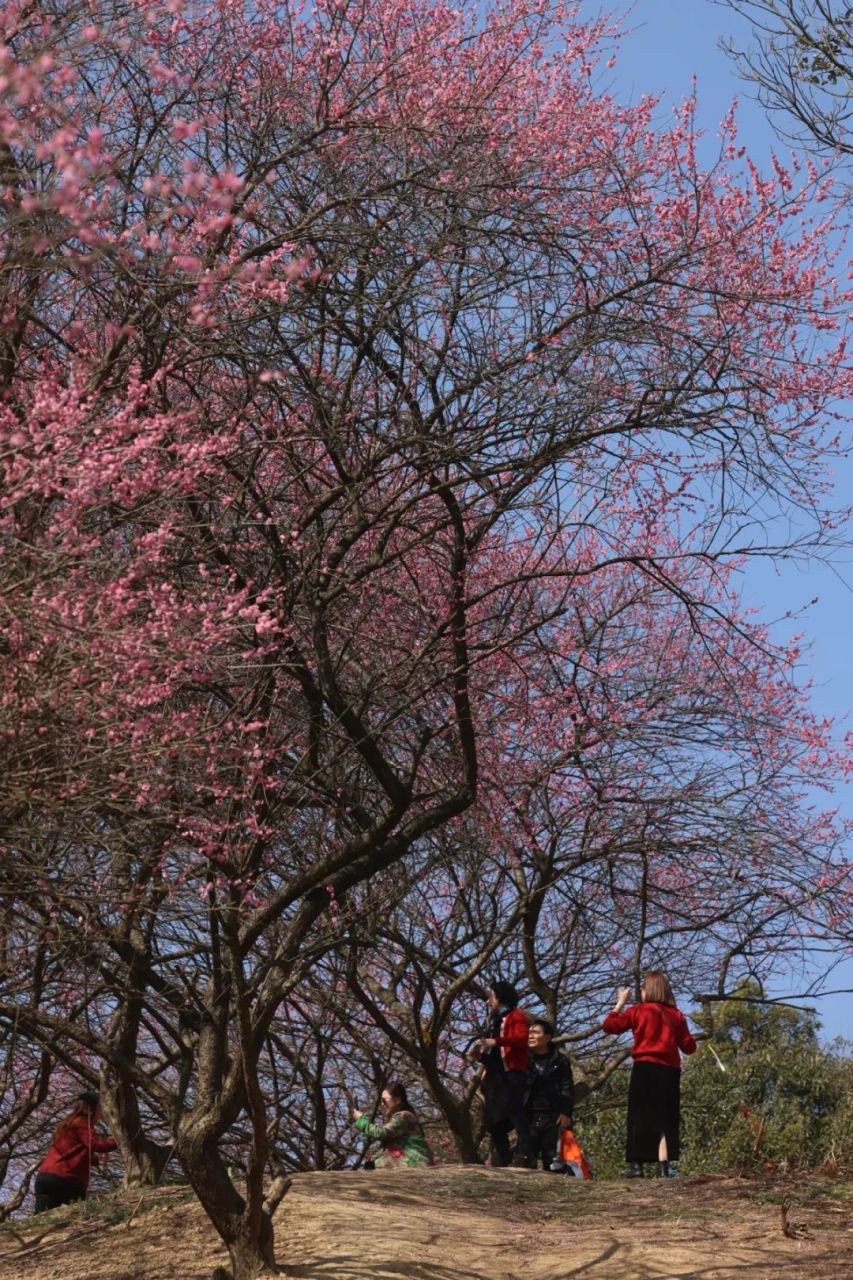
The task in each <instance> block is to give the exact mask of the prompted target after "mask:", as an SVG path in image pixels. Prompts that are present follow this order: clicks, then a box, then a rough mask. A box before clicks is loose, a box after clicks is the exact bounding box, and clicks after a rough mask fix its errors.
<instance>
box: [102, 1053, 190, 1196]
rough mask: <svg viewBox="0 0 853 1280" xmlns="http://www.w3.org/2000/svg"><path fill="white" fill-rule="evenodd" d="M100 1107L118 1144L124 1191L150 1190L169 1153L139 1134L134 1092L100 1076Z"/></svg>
mask: <svg viewBox="0 0 853 1280" xmlns="http://www.w3.org/2000/svg"><path fill="white" fill-rule="evenodd" d="M101 1105H102V1106H103V1110H104V1118H105V1120H106V1122H107V1124H108V1125H109V1127H110V1131H111V1133H112V1135H113V1137H114V1138H115V1140H116V1142H117V1143H118V1149H119V1154H120V1155H121V1159H122V1165H123V1167H124V1185H125V1186H126V1187H154V1186H156V1185H157V1183H158V1182H159V1181H160V1179H161V1177H162V1176H163V1171H164V1169H165V1168H166V1165H167V1163H168V1161H169V1156H170V1155H171V1153H172V1148H171V1147H163V1146H160V1145H159V1143H156V1142H153V1141H152V1140H151V1139H150V1138H146V1137H145V1135H144V1134H143V1132H142V1121H141V1118H140V1115H139V1103H138V1101H137V1097H136V1090H135V1089H134V1088H133V1086H132V1085H129V1084H127V1083H126V1082H125V1081H118V1082H116V1083H112V1082H108V1080H107V1079H106V1075H105V1073H103V1072H102V1074H101Z"/></svg>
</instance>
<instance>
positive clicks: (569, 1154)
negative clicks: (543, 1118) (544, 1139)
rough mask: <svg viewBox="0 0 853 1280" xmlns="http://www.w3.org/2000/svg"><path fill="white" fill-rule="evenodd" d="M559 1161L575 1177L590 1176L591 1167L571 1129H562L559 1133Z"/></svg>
mask: <svg viewBox="0 0 853 1280" xmlns="http://www.w3.org/2000/svg"><path fill="white" fill-rule="evenodd" d="M560 1162H561V1163H562V1164H563V1165H566V1166H568V1168H567V1170H566V1172H568V1171H569V1169H570V1170H571V1172H572V1173H573V1174H574V1175H575V1177H576V1178H591V1177H592V1169H591V1168H590V1166H589V1161H588V1160H587V1158H586V1156H585V1155H584V1153H583V1147H582V1146H581V1144H580V1143H579V1142H578V1140H577V1138H576V1137H575V1135H574V1133H573V1132H572V1130H571V1129H564V1130H563V1132H562V1133H561V1135H560Z"/></svg>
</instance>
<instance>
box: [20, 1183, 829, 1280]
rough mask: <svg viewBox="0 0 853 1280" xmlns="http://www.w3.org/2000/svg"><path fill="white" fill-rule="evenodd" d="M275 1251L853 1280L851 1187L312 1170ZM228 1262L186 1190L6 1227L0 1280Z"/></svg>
mask: <svg viewBox="0 0 853 1280" xmlns="http://www.w3.org/2000/svg"><path fill="white" fill-rule="evenodd" d="M276 1243H277V1248H278V1260H279V1262H280V1264H282V1266H283V1267H284V1272H283V1274H284V1275H285V1276H293V1277H300V1278H301V1280H575V1278H577V1280H663V1278H664V1277H666V1280H771V1278H772V1280H800V1277H802V1280H853V1182H846V1181H839V1180H835V1181H829V1180H826V1179H806V1180H803V1179H785V1180H779V1181H775V1182H774V1181H761V1182H756V1181H751V1180H745V1179H743V1180H741V1179H731V1178H727V1179H724V1178H679V1179H673V1180H672V1181H669V1182H658V1181H651V1180H649V1181H643V1182H633V1183H626V1184H624V1185H620V1184H617V1183H612V1182H611V1183H605V1182H602V1183H595V1182H593V1183H579V1182H576V1181H574V1180H573V1179H569V1178H563V1177H558V1176H555V1175H547V1174H543V1173H529V1172H527V1171H524V1170H510V1169H499V1170H490V1169H475V1168H467V1167H462V1166H448V1167H446V1168H440V1169H434V1170H406V1171H402V1172H400V1173H394V1174H391V1173H378V1172H376V1173H307V1174H301V1175H298V1176H297V1177H296V1178H295V1179H294V1186H293V1190H292V1191H291V1192H290V1194H289V1195H288V1196H287V1197H286V1199H285V1200H284V1202H283V1204H282V1206H281V1208H280V1209H279V1212H278V1215H277V1218H276ZM225 1261H226V1258H225V1253H224V1250H222V1249H221V1248H220V1247H219V1245H218V1242H217V1239H216V1236H215V1234H214V1232H213V1230H212V1228H211V1227H210V1226H209V1224H208V1223H207V1221H206V1219H205V1217H204V1214H203V1213H202V1212H201V1210H200V1209H199V1207H198V1205H197V1204H195V1203H194V1202H193V1201H192V1199H191V1198H190V1196H189V1194H188V1192H187V1191H186V1189H184V1188H177V1187H174V1188H165V1189H163V1190H162V1191H157V1192H149V1193H146V1195H145V1196H144V1197H142V1198H140V1196H139V1195H138V1194H137V1195H129V1194H124V1195H116V1196H110V1197H106V1198H105V1199H103V1200H101V1201H95V1200H93V1201H91V1202H90V1203H88V1204H86V1205H75V1206H71V1207H70V1208H67V1209H60V1210H56V1211H55V1212H53V1213H51V1214H45V1215H43V1216H42V1217H40V1218H38V1219H26V1220H19V1221H15V1222H9V1223H6V1224H4V1225H3V1226H2V1227H0V1280H209V1277H210V1274H211V1271H212V1269H213V1268H214V1267H215V1266H216V1265H217V1263H223V1262H225Z"/></svg>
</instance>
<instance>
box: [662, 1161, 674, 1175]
mask: <svg viewBox="0 0 853 1280" xmlns="http://www.w3.org/2000/svg"><path fill="white" fill-rule="evenodd" d="M658 1177H659V1178H674V1177H675V1170H674V1169H670V1167H669V1161H668V1160H658Z"/></svg>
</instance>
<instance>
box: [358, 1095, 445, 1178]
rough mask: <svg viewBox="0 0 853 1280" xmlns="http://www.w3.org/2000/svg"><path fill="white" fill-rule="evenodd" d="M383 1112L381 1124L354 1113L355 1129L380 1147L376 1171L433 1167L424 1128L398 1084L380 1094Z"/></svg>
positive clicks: (376, 1157)
mask: <svg viewBox="0 0 853 1280" xmlns="http://www.w3.org/2000/svg"><path fill="white" fill-rule="evenodd" d="M382 1112H383V1115H384V1117H385V1123H384V1124H371V1123H370V1121H369V1120H368V1118H367V1116H366V1115H363V1114H362V1112H361V1111H354V1112H353V1115H354V1116H355V1127H356V1129H358V1130H359V1132H360V1133H363V1134H366V1136H367V1137H368V1138H371V1139H372V1140H373V1141H374V1142H376V1143H378V1145H379V1149H378V1151H377V1152H376V1154H375V1155H374V1156H373V1163H374V1164H375V1167H376V1168H377V1169H423V1168H426V1166H427V1165H431V1164H435V1156H434V1155H433V1154H432V1152H431V1151H430V1148H429V1143H428V1142H427V1140H426V1138H425V1136H424V1131H423V1126H422V1125H421V1122H420V1120H419V1119H418V1118H417V1116H416V1115H415V1113H414V1111H413V1110H412V1107H411V1105H410V1103H409V1099H408V1098H407V1097H406V1090H405V1089H404V1088H403V1086H402V1085H401V1084H400V1083H399V1082H397V1081H394V1082H393V1083H392V1084H389V1085H388V1087H387V1089H383V1090H382Z"/></svg>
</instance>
